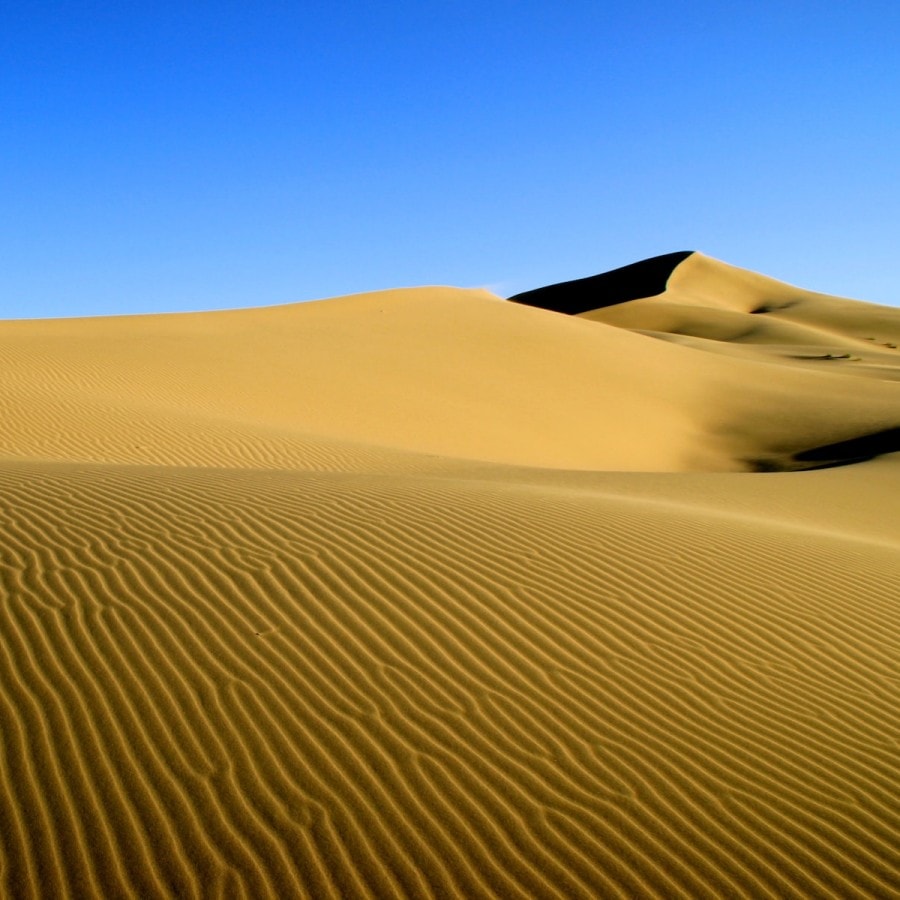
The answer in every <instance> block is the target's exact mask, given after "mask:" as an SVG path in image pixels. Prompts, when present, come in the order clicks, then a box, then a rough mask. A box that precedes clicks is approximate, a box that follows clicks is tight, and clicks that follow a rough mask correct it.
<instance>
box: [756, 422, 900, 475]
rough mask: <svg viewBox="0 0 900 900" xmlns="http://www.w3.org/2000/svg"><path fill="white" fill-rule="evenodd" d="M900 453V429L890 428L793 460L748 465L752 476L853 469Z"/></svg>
mask: <svg viewBox="0 0 900 900" xmlns="http://www.w3.org/2000/svg"><path fill="white" fill-rule="evenodd" d="M897 452H900V428H886V429H884V430H883V431H875V432H873V433H872V434H863V435H860V436H859V437H855V438H850V439H849V440H846V441H838V442H837V443H835V444H823V445H822V446H821V447H813V448H811V449H809V450H803V451H801V452H800V453H794V454H793V455H792V456H784V457H767V458H760V459H749V460H747V461H746V462H747V467H748V468H749V469H750V471H752V472H796V471H804V470H812V469H830V468H833V467H835V466H849V465H851V464H853V463H859V462H868V461H869V460H870V459H874V458H875V457H876V456H882V455H884V454H885V453H897Z"/></svg>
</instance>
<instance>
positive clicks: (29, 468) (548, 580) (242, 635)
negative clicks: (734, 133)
mask: <svg viewBox="0 0 900 900" xmlns="http://www.w3.org/2000/svg"><path fill="white" fill-rule="evenodd" d="M898 347H900V309H893V308H888V307H882V306H877V305H874V304H870V303H863V302H861V301H855V300H849V299H843V298H837V297H831V296H827V295H824V294H816V293H812V292H809V291H805V290H801V289H799V288H795V287H792V286H789V285H786V284H783V283H781V282H778V281H774V280H772V279H770V278H767V277H765V276H763V275H758V274H756V273H752V272H749V271H745V270H743V269H738V268H735V267H733V266H730V265H728V264H726V263H723V262H719V261H717V260H714V259H711V258H709V257H707V256H704V255H702V254H700V253H687V252H685V253H677V254H669V255H667V256H665V257H661V258H658V259H655V260H649V261H645V262H643V263H639V264H637V265H636V266H632V267H627V268H626V269H623V270H620V271H618V272H617V273H608V274H607V275H605V276H599V278H598V279H582V280H579V281H578V282H571V283H567V284H563V285H554V286H550V287H547V288H544V289H542V290H539V291H534V292H529V293H526V294H522V295H519V296H518V297H514V298H511V299H510V300H504V299H502V298H500V297H497V296H494V295H492V294H490V293H488V292H486V291H477V290H462V289H454V288H448V287H426V288H415V289H403V290H396V291H382V292H377V293H371V294H364V295H355V296H351V297H342V298H335V299H328V300H322V301H317V302H311V303H298V304H292V305H287V306H277V307H267V308H258V309H245V310H237V311H222V312H208V313H184V314H171V315H152V316H123V317H112V318H85V319H60V320H40V321H39V320H35V321H7V322H2V323H0V371H2V378H0V416H2V431H0V434H2V443H0V541H2V542H0V603H2V605H0V894H2V895H3V896H9V897H16V898H25V897H54V898H55V897H73V898H78V897H134V898H155V897H178V898H188V897H247V898H262V897H277V898H285V897H310V898H329V897H334V898H355V897H416V898H418V897H434V898H445V897H457V896H458V897H472V898H480V897H497V898H515V897H521V898H542V897H561V898H595V897H621V898H635V897H659V898H673V897H779V898H784V897H798V898H799V897H841V898H846V897H900V715H898V712H900V553H898V551H900V515H898V513H897V511H896V510H895V509H894V508H893V503H894V501H895V500H897V499H898V498H900V453H898V452H894V451H900V383H898V379H900V349H898Z"/></svg>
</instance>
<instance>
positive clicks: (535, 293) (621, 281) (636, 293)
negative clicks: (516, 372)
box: [509, 250, 695, 316]
mask: <svg viewBox="0 0 900 900" xmlns="http://www.w3.org/2000/svg"><path fill="white" fill-rule="evenodd" d="M694 252H695V251H693V250H679V251H677V252H676V253H664V254H663V255H662V256H653V257H651V258H650V259H643V260H641V261H640V262H636V263H631V264H630V265H627V266H622V267H621V268H619V269H613V270H612V271H610V272H603V273H601V274H600V275H591V276H589V277H587V278H577V279H575V280H574V281H563V282H560V283H559V284H550V285H547V286H546V287H540V288H535V289H534V290H531V291H524V292H523V293H521V294H515V295H514V296H512V297H510V298H509V299H510V300H511V301H512V302H513V303H523V304H525V305H526V306H537V307H540V308H541V309H547V310H550V311H551V312H559V313H566V314H567V315H570V316H577V315H579V314H580V313H585V312H589V311H590V310H594V309H602V308H603V307H605V306H614V305H615V304H617V303H627V302H628V301H629V300H638V299H641V298H642V297H653V296H655V295H656V294H661V293H663V291H665V289H666V283H667V282H668V280H669V276H670V275H671V274H672V272H674V271H675V269H676V267H677V266H679V265H680V264H681V263H683V262H684V261H685V260H686V259H687V258H688V257H689V256H691V255H692V254H693V253H694Z"/></svg>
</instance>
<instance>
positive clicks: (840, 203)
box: [0, 0, 900, 317]
mask: <svg viewBox="0 0 900 900" xmlns="http://www.w3.org/2000/svg"><path fill="white" fill-rule="evenodd" d="M898 47H900V4H897V3H896V2H865V0H862V2H858V3H847V2H803V0H794V2H787V0H781V2H767V0H757V2H753V3H745V2H741V0H738V2H729V3H727V4H726V3H722V2H715V3H712V2H709V3H708V2H703V0H699V2H691V3H688V2H683V3H675V2H652V0H650V2H645V3H643V4H634V3H624V2H623V3H619V2H612V3H603V2H579V0H572V2H563V3H558V2H557V3H550V2H528V0H522V2H512V0H509V2H500V0H480V2H469V0H455V2H451V0H446V2H429V0H423V2H418V3H416V2H407V3H399V2H392V0H384V2H377V0H371V2H365V3H363V2H340V0H331V2H322V3H318V2H316V3H304V2H296V3H288V2H268V0H259V2H254V0H242V2H232V0H219V2H216V3H207V2H204V0H191V2H180V3H170V2H167V0H157V2H154V3H143V2H140V0H133V2H128V3H111V2H94V3H87V2H81V3H68V2H64V0H60V2H52V3H32V2H28V0H22V2H20V3H16V4H12V3H5V4H3V5H2V10H0V317H22V316H59V315H94V314H105V313H127V312H153V311H164V310H187V309H211V308H222V307H238V306H257V305H266V304H274V303H288V302H292V301H296V300H304V299H315V298H321V297H328V296H334V295H338V294H344V293H351V292H357V291H364V290H376V289H380V288H386V287H395V286H404V285H416V284H454V285H460V286H476V285H477V286H489V287H491V288H492V289H495V290H497V291H498V292H499V293H504V294H509V293H513V292H515V291H519V290H526V289H528V288H532V287H537V286H539V285H542V284H547V283H550V282H554V281H560V280H564V279H568V278H576V277H581V276H585V275H590V274H594V273H596V272H600V271H604V270H606V269H610V268H614V267H616V266H619V265H625V264H627V263H630V262H634V261H636V260H638V259H642V258H644V257H647V256H654V255H656V254H659V253H667V252H670V251H673V250H682V249H699V250H702V251H704V252H706V253H708V254H710V255H712V256H716V257H718V258H720V259H724V260H726V261H728V262H731V263H734V264H736V265H740V266H745V267H747V268H751V269H756V270H757V271H762V272H764V273H766V274H769V275H772V276H774V277H777V278H781V279H783V280H786V281H790V282H793V283H795V284H799V285H801V286H803V287H809V288H813V289H816V290H823V291H828V292H831V293H839V294H844V295H848V296H854V297H859V298H861V299H869V300H874V301H876V302H881V303H894V304H898V305H900V253H898V250H900V50H898Z"/></svg>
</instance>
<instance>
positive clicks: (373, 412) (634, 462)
mask: <svg viewBox="0 0 900 900" xmlns="http://www.w3.org/2000/svg"><path fill="white" fill-rule="evenodd" d="M698 266H700V267H701V271H700V275H699V276H698V277H697V278H695V277H694V276H693V275H692V274H691V273H692V272H693V269H696V268H697V267H698ZM703 266H709V267H712V273H713V274H712V275H709V274H708V273H707V272H706V271H705V269H703V268H702V267H703ZM684 267H690V268H689V270H688V275H687V276H682V274H681V273H682V270H683V269H684ZM717 267H718V268H717ZM722 268H723V267H722V264H717V263H713V262H712V261H706V260H704V259H703V258H702V257H699V256H698V255H696V254H694V255H691V256H690V257H688V258H687V259H686V260H685V261H684V262H682V263H681V264H680V265H679V266H677V267H676V269H675V272H674V274H673V276H672V278H671V279H670V283H671V284H672V287H670V288H669V290H668V291H667V292H666V293H665V294H663V295H661V296H659V297H655V298H653V299H652V300H647V301H644V300H635V301H632V302H627V303H621V304H618V305H615V306H610V307H607V308H606V309H604V310H601V311H598V312H597V313H592V314H588V316H587V317H571V316H566V315H560V314H557V313H553V312H549V311H546V310H542V309H536V308H531V307H528V306H523V305H519V304H514V303H507V302H503V301H501V300H500V299H499V298H496V297H493V296H492V295H490V294H487V293H485V292H481V291H463V290H457V289H451V288H422V289H410V290H401V291H385V292H381V293H376V294H363V295H357V296H353V297H346V298H339V299H335V300H327V301H321V302H317V303H306V304H295V305H289V306H281V307H269V308H263V309H254V310H239V311H234V312H217V313H197V314H181V315H165V316H140V317H120V318H97V319H81V320H55V321H43V322H8V323H4V324H3V326H2V327H0V365H2V367H3V371H4V374H5V378H4V382H3V384H2V386H0V412H2V414H3V415H4V416H5V417H6V421H7V427H6V429H5V432H4V435H3V445H2V448H0V452H2V453H3V454H4V455H6V456H7V457H9V458H20V459H21V458H24V459H28V458H42V459H53V460H64V459H74V460H80V461H95V462H142V463H157V462H164V463H176V464H183V465H190V464H192V463H193V462H195V461H200V460H202V462H203V463H204V464H206V465H224V466H232V465H250V466H258V465H274V466H276V467H278V466H288V467H299V468H307V467H309V466H310V465H312V466H313V467H322V466H323V465H325V466H326V467H327V466H328V464H327V459H328V458H329V457H331V456H337V457H339V458H340V457H341V456H346V454H345V453H343V451H342V450H341V447H342V446H343V445H345V444H346V443H348V442H349V443H350V444H364V445H367V446H370V447H380V448H388V449H393V450H402V451H405V452H410V453H415V454H429V455H432V456H440V457H449V458H464V459H471V460H484V461H492V462H505V463H515V464H519V465H530V466H551V467H563V468H578V469H615V470H661V471H666V470H668V471H683V470H705V469H710V470H734V469H738V470H740V469H745V468H753V467H755V466H764V467H776V468H795V467H799V468H803V467H807V466H808V465H809V462H808V461H804V460H803V459H802V454H804V453H806V452H808V451H811V450H815V448H818V447H821V446H824V445H832V444H835V443H841V442H845V441H847V440H852V439H854V438H856V437H858V436H860V435H866V434H873V433H881V432H884V431H886V430H888V429H891V428H893V427H895V426H897V425H898V424H900V420H898V416H897V412H896V410H897V407H898V404H897V401H898V393H897V391H898V388H897V386H896V385H894V384H890V383H887V381H886V380H885V379H878V380H876V381H875V382H874V383H871V382H870V383H866V384H862V383H859V382H858V380H857V379H850V378H846V377H841V376H842V374H843V373H844V371H845V369H844V367H841V366H840V365H837V366H834V365H832V366H825V365H822V364H821V361H820V360H818V359H817V360H814V362H815V363H816V364H815V365H809V366H806V367H805V368H803V369H800V368H797V370H796V371H792V372H781V371H779V373H778V377H777V379H773V377H772V375H771V371H772V370H771V366H770V363H771V361H772V360H771V358H770V357H771V354H767V355H763V356H761V357H760V356H759V355H757V357H753V358H751V357H748V356H746V355H745V356H739V355H738V354H731V358H728V359H723V358H717V357H716V356H715V355H713V354H708V353H707V354H703V353H696V352H694V350H695V349H696V347H695V346H688V347H685V346H677V345H675V344H674V343H672V342H665V343H664V342H662V341H658V340H653V339H652V337H653V335H651V334H648V331H649V332H653V333H654V334H656V335H657V336H658V333H659V331H660V329H661V328H662V326H664V325H666V324H668V326H669V328H670V329H671V331H679V329H678V326H677V321H676V320H677V315H678V311H677V310H676V311H675V312H674V313H673V309H674V307H675V306H678V307H679V308H683V307H685V306H686V299H687V298H689V297H693V296H694V294H695V293H696V294H697V295H698V296H699V297H700V300H698V301H697V303H696V304H695V305H694V306H693V307H689V316H694V318H696V317H697V316H698V312H697V310H698V309H703V310H704V311H705V314H708V315H707V319H708V324H707V325H706V326H705V328H700V327H697V328H695V329H694V331H695V332H699V331H703V332H704V333H703V334H702V335H699V337H703V338H704V339H706V340H709V339H710V337H711V330H712V332H717V333H719V334H720V335H722V334H725V335H726V336H727V334H730V332H729V329H731V330H732V331H733V328H732V326H731V325H728V326H724V325H722V324H721V323H720V322H719V320H718V319H717V316H718V317H720V316H721V315H722V313H723V310H722V309H719V308H718V307H716V308H713V309H711V310H710V309H708V308H706V307H702V305H701V304H702V303H707V304H713V303H718V304H719V306H722V307H724V306H726V305H727V302H731V303H732V305H733V306H736V307H741V308H743V307H748V308H749V307H752V306H754V305H759V302H760V298H759V297H758V296H757V295H756V294H754V295H753V297H752V298H750V297H749V296H744V294H746V293H747V292H748V291H747V290H745V287H744V282H743V280H742V279H743V275H741V273H740V272H739V273H738V276H736V287H735V291H734V292H735V294H736V295H737V296H738V298H739V299H732V300H730V301H728V300H727V299H725V300H723V299H721V295H722V293H723V291H724V293H727V290H725V289H724V288H722V286H721V284H719V283H718V282H717V281H716V278H717V277H719V278H720V281H721V277H722V271H720V270H722ZM728 274H729V272H727V271H726V272H725V276H727V275H728ZM725 281H726V283H728V281H727V277H726V278H725ZM695 282H696V283H697V285H695ZM762 282H763V285H766V284H771V285H775V286H776V289H773V290H770V291H769V292H768V294H766V296H767V297H768V298H769V299H768V302H769V303H770V304H771V303H781V304H782V306H784V305H785V304H786V303H787V302H788V300H786V299H784V297H787V298H793V297H794V295H795V293H796V292H792V289H788V288H785V291H786V293H785V295H784V297H782V299H781V300H778V297H781V296H782V295H781V294H778V290H780V288H777V285H778V283H777V282H771V283H769V282H768V281H767V280H765V279H763V280H762ZM682 283H683V286H682V287H681V288H679V287H678V285H679V284H682ZM717 285H718V286H717ZM755 289H756V288H754V290H755ZM761 290H762V288H759V291H761ZM759 291H757V293H759ZM669 292H672V293H673V296H674V297H675V298H676V300H678V301H679V302H678V303H674V302H673V301H671V300H669V299H668V298H669ZM800 293H802V292H800ZM804 296H806V295H804ZM716 298H720V299H716ZM819 300H820V298H818V297H816V296H812V295H809V299H808V301H804V302H808V305H810V306H811V308H812V311H808V312H806V313H805V314H804V315H805V319H806V321H805V322H804V324H802V325H799V324H796V323H793V322H788V321H787V320H785V323H784V324H781V325H780V326H779V327H782V328H787V327H791V328H794V329H795V331H798V330H799V331H798V334H797V335H795V337H798V336H799V335H801V334H802V335H803V336H807V337H808V336H809V335H810V334H812V333H813V332H812V329H813V328H814V329H815V334H814V335H813V337H814V339H816V340H819V339H820V337H821V334H820V332H821V331H822V328H823V326H822V323H821V322H819V321H818V320H816V316H817V315H818V316H819V319H822V318H823V317H824V319H826V320H827V321H828V322H834V321H840V316H841V313H840V310H841V309H843V308H844V307H842V306H841V305H840V304H841V303H845V304H846V303H850V302H851V301H839V300H833V299H831V298H824V299H821V303H822V304H825V306H824V307H823V309H824V312H821V313H817V312H816V310H817V309H818V306H817V304H818V303H819ZM692 302H693V301H692ZM790 302H794V301H793V300H791V301H790ZM795 305H797V306H801V308H802V304H800V303H796V304H795ZM860 306H862V307H863V311H864V312H867V311H868V310H869V307H867V306H865V305H862V304H861V305H860ZM793 308H794V307H790V309H789V310H788V312H790V310H791V309H793ZM872 309H874V310H878V309H879V308H878V307H873V308H872ZM729 312H731V313H732V314H733V315H735V316H737V315H740V313H738V312H735V311H733V310H730V311H729ZM888 312H893V311H888ZM743 315H744V317H745V318H747V319H749V320H750V321H751V322H754V321H758V320H759V319H760V318H763V317H761V316H756V315H752V314H751V313H749V312H747V313H744V314H743ZM784 315H787V313H784ZM872 315H879V313H875V312H873V313H872ZM880 315H881V319H879V320H878V321H879V323H880V324H881V330H880V331H877V329H875V324H876V323H875V322H874V321H873V322H872V323H867V326H868V330H876V331H877V336H878V340H883V338H884V334H885V333H887V331H888V330H889V327H895V326H892V325H891V324H890V323H891V322H892V321H893V320H892V318H891V316H890V315H888V314H887V313H880ZM673 316H674V317H675V318H673ZM766 317H767V320H768V319H771V318H774V314H768V313H767V314H766ZM894 318H896V315H895V317H894ZM598 319H603V321H602V322H601V321H598ZM810 320H816V322H817V324H816V325H815V326H812V325H809V324H807V323H808V322H809V321H810ZM780 321H781V320H780V319H779V322H780ZM623 326H625V327H623ZM682 330H683V329H682ZM863 330H866V329H865V328H864V329H863ZM679 333H680V332H679ZM832 333H834V334H835V340H838V336H837V333H835V332H833V331H832V332H829V334H832ZM854 341H855V343H857V344H859V343H860V341H861V338H860V339H854ZM778 346H779V348H780V349H781V345H778ZM793 349H794V350H796V349H797V348H796V346H794V347H793ZM807 350H809V352H806V353H794V354H793V355H794V356H795V357H796V356H806V357H810V356H815V357H821V356H822V353H821V345H820V344H816V345H814V346H813V345H810V347H808V348H807ZM887 352H888V348H886V347H882V349H881V350H878V351H876V350H873V351H871V353H870V363H871V362H872V360H873V359H874V358H875V357H876V356H881V357H883V358H884V359H883V361H882V363H881V365H882V366H890V365H891V364H892V363H893V362H894V358H893V357H891V358H890V360H888V359H887V357H886V354H887ZM892 371H893V369H892ZM826 395H827V397H828V403H827V404H824V403H822V402H821V400H822V397H823V396H826ZM314 446H319V447H321V448H323V449H322V451H321V452H320V453H319V454H318V456H317V455H316V454H315V453H312V452H311V448H312V447H314ZM351 455H352V454H351ZM826 461H828V460H826ZM816 464H818V462H817V463H816Z"/></svg>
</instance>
